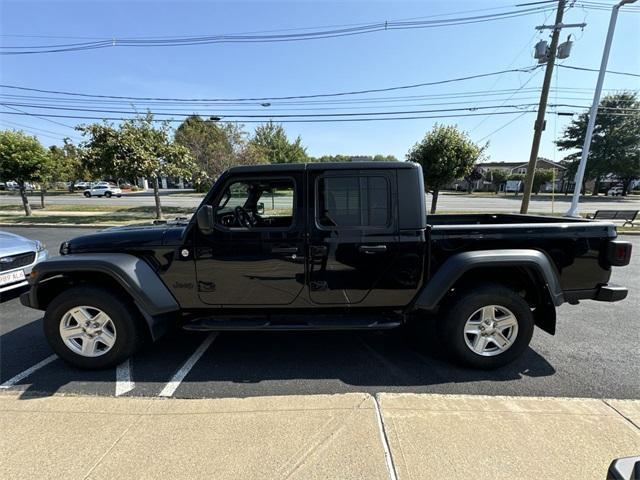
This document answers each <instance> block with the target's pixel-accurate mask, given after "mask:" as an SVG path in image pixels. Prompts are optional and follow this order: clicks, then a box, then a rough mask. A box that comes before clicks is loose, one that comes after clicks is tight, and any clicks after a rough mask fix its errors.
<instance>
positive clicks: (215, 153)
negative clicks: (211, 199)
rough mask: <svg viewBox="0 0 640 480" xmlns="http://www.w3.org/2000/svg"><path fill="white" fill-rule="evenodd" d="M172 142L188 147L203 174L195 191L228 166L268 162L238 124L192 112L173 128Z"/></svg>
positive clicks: (207, 187)
mask: <svg viewBox="0 0 640 480" xmlns="http://www.w3.org/2000/svg"><path fill="white" fill-rule="evenodd" d="M175 142H176V143H178V144H180V145H183V146H185V147H186V148H188V149H189V151H190V152H191V155H192V156H193V158H194V160H195V162H196V164H197V166H198V168H199V169H200V170H201V171H202V172H203V173H204V175H203V176H201V178H200V179H199V180H198V181H197V182H196V189H197V190H198V191H207V190H209V188H211V185H213V182H215V180H216V179H217V178H218V177H219V176H220V175H221V174H222V172H224V171H225V170H227V169H228V168H230V167H233V166H235V165H255V164H258V163H266V162H267V159H266V155H264V153H263V152H262V151H261V150H260V149H259V148H257V147H256V146H255V145H250V144H249V139H248V134H247V133H246V132H245V131H244V127H243V125H241V124H236V123H219V122H215V121H212V120H203V119H202V118H201V117H199V116H197V115H192V116H190V117H188V118H187V119H186V120H185V121H184V122H182V123H181V124H180V126H179V127H178V128H177V129H176V133H175Z"/></svg>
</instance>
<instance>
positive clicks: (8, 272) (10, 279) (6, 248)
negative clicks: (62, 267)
mask: <svg viewBox="0 0 640 480" xmlns="http://www.w3.org/2000/svg"><path fill="white" fill-rule="evenodd" d="M47 258H49V252H47V250H46V248H45V245H44V244H43V243H42V242H39V241H38V240H30V239H28V238H24V237H21V236H19V235H15V234H13V233H9V232H2V231H0V302H4V301H6V300H9V299H11V298H15V297H17V296H18V295H19V294H20V293H22V292H25V291H26V290H28V289H29V282H28V281H27V277H28V276H29V274H30V273H31V269H32V268H33V266H34V265H35V264H36V263H38V262H41V261H43V260H46V259H47Z"/></svg>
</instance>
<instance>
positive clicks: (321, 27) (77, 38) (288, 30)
mask: <svg viewBox="0 0 640 480" xmlns="http://www.w3.org/2000/svg"><path fill="white" fill-rule="evenodd" d="M554 1H555V0H547V1H546V2H538V3H550V2H554ZM510 6H511V5H503V6H499V7H489V8H475V9H471V10H458V11H455V12H447V13H438V14H435V15H423V16H419V17H411V18H400V19H393V20H388V21H392V22H397V21H407V20H423V19H429V18H441V17H449V16H452V15H460V14H469V13H476V12H488V11H492V10H502V9H504V8H506V7H510ZM515 6H516V7H519V6H520V5H515ZM378 22H379V21H378ZM371 23H376V21H368V22H358V23H340V24H333V25H316V26H312V27H296V28H280V29H271V30H252V31H246V32H239V33H236V34H240V35H249V34H257V33H282V32H295V31H301V30H319V29H328V28H342V27H355V26H362V25H368V24H371ZM195 36H198V37H204V36H206V35H195ZM0 37H15V38H51V39H67V40H108V39H111V38H113V37H116V38H121V37H123V36H122V35H106V36H100V37H99V36H92V37H89V36H74V35H36V34H12V33H2V34H0ZM124 38H129V39H144V38H152V39H158V38H160V39H162V38H168V37H167V35H158V36H149V35H145V36H137V37H136V36H133V37H132V36H125V37H124Z"/></svg>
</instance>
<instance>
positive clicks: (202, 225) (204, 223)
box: [196, 205, 213, 235]
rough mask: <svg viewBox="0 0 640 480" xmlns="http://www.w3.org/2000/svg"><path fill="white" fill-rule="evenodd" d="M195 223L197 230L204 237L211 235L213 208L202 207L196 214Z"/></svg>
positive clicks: (209, 206) (208, 206)
mask: <svg viewBox="0 0 640 480" xmlns="http://www.w3.org/2000/svg"><path fill="white" fill-rule="evenodd" d="M196 222H197V223H198V228H199V229H200V231H201V232H202V233H204V234H205V235H209V234H211V233H213V207H212V206H211V205H203V206H202V207H200V208H199V209H198V211H197V212H196Z"/></svg>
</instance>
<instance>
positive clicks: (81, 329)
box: [60, 306, 116, 357]
mask: <svg viewBox="0 0 640 480" xmlns="http://www.w3.org/2000/svg"><path fill="white" fill-rule="evenodd" d="M60 336H61V337H62V341H63V342H64V344H65V345H66V346H67V347H68V348H69V349H70V350H71V351H72V352H74V353H77V354H78V355H82V356H83V357H100V356H102V355H104V354H105V353H107V352H108V351H109V350H111V349H112V348H113V346H114V345H115V343H116V327H115V325H114V324H113V320H111V317H109V315H107V314H106V313H104V312H103V311H102V310H100V309H99V308H96V307H89V306H79V307H73V308H72V309H71V310H69V311H67V313H65V314H64V315H63V316H62V319H61V320H60Z"/></svg>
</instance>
